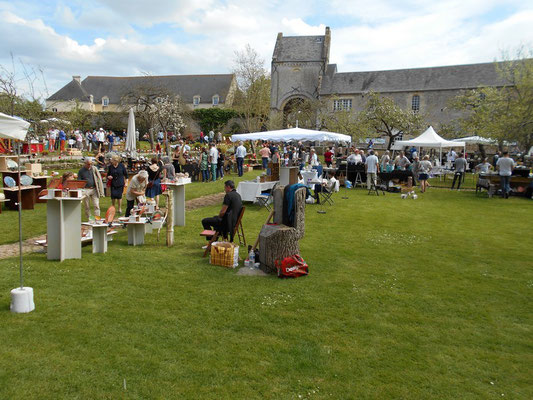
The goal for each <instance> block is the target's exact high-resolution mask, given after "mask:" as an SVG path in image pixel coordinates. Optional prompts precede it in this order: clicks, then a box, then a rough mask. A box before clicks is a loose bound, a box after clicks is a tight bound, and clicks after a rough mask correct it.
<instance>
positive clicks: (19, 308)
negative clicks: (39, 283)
mask: <svg viewBox="0 0 533 400" xmlns="http://www.w3.org/2000/svg"><path fill="white" fill-rule="evenodd" d="M10 309H11V312H12V313H29V312H31V311H33V310H35V303H34V302H33V288H31V287H27V286H25V287H23V288H20V287H18V288H16V289H13V290H12V291H11V307H10Z"/></svg>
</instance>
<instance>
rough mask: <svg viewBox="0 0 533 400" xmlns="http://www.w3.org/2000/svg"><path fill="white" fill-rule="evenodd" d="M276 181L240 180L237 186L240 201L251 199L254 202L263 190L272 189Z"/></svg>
mask: <svg viewBox="0 0 533 400" xmlns="http://www.w3.org/2000/svg"><path fill="white" fill-rule="evenodd" d="M277 182H278V181H272V182H256V181H244V182H240V183H239V186H237V193H239V194H240V195H241V199H242V201H251V202H255V201H256V198H257V196H259V195H260V194H261V192H265V191H267V190H269V189H272V188H273V187H274V185H275V184H276V183H277Z"/></svg>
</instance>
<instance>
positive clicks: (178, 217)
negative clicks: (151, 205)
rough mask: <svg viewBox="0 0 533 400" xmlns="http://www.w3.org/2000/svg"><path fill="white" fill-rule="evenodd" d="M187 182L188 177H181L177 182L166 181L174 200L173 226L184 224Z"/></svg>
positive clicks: (188, 181)
mask: <svg viewBox="0 0 533 400" xmlns="http://www.w3.org/2000/svg"><path fill="white" fill-rule="evenodd" d="M189 183H191V180H190V179H183V181H182V182H179V183H166V185H167V187H168V188H169V189H170V190H171V191H172V196H173V200H174V226H185V185H187V184H189Z"/></svg>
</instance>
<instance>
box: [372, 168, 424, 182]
mask: <svg viewBox="0 0 533 400" xmlns="http://www.w3.org/2000/svg"><path fill="white" fill-rule="evenodd" d="M378 176H379V178H380V179H381V180H382V181H383V182H388V181H392V180H394V179H397V180H398V181H399V182H407V178H409V177H412V178H414V176H413V172H412V171H409V170H401V169H395V170H394V171H392V172H380V173H379V174H378ZM365 180H366V174H365ZM413 181H414V179H413Z"/></svg>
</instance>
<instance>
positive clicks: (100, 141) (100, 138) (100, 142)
mask: <svg viewBox="0 0 533 400" xmlns="http://www.w3.org/2000/svg"><path fill="white" fill-rule="evenodd" d="M104 142H105V132H104V129H103V128H100V130H99V131H98V151H105V150H104Z"/></svg>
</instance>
